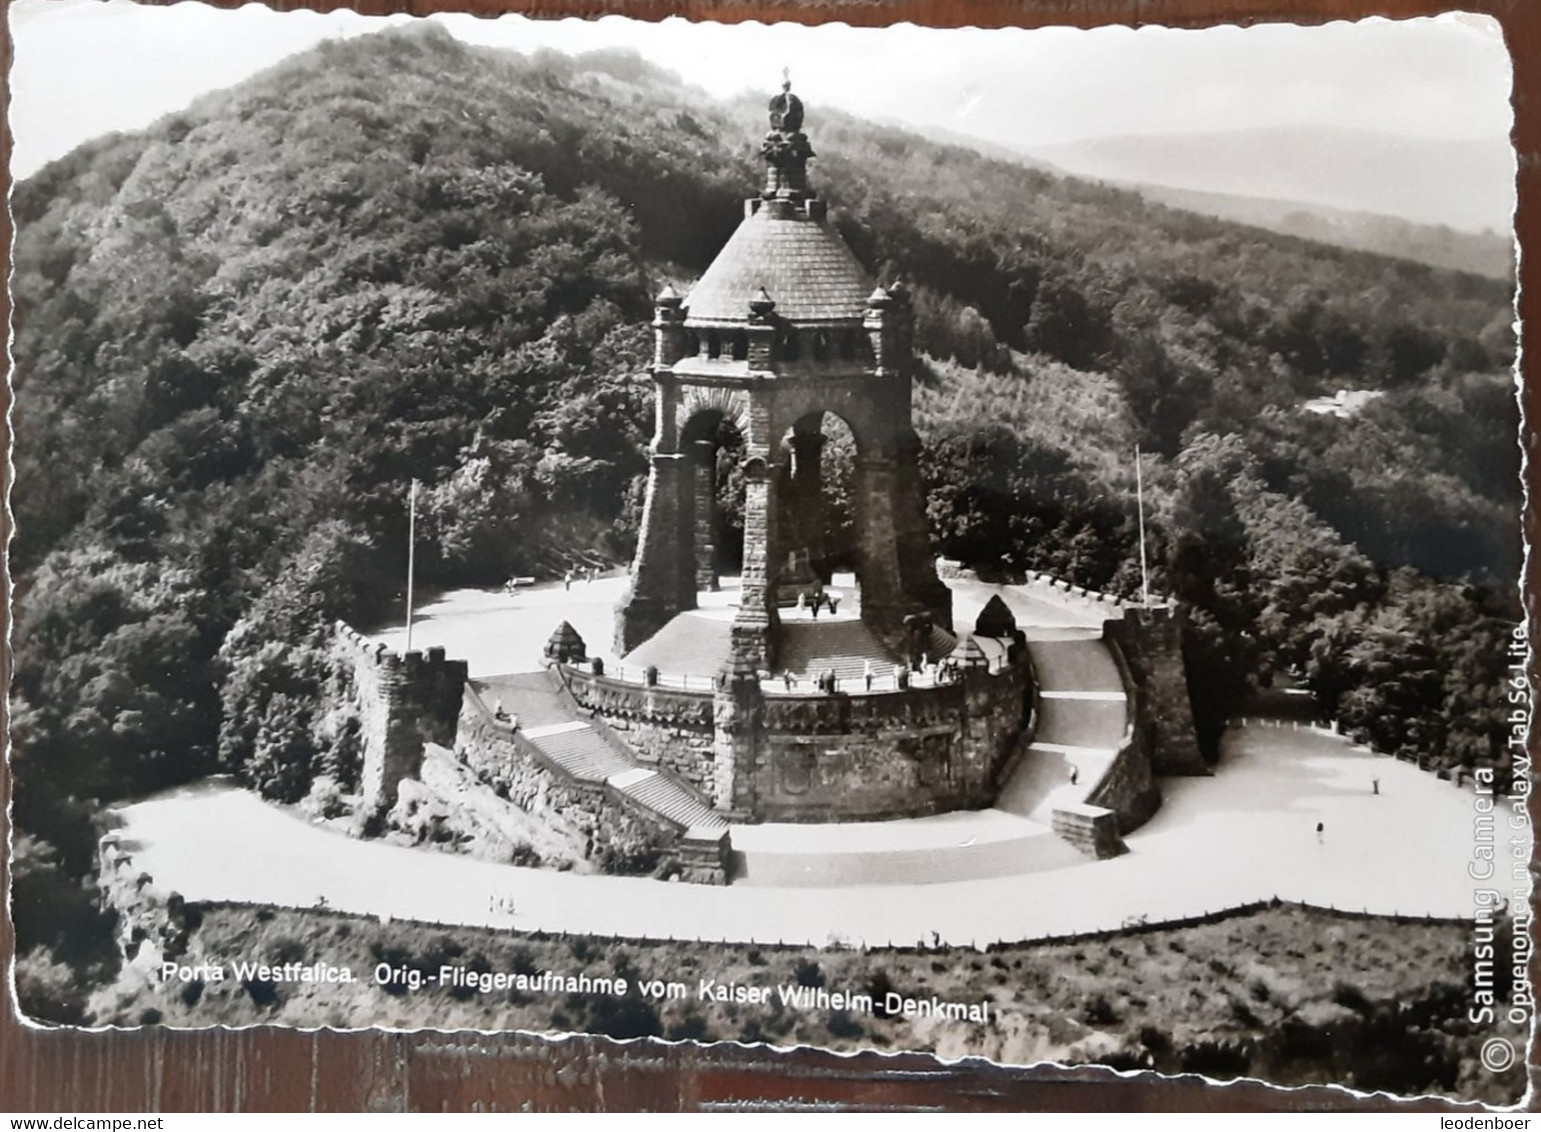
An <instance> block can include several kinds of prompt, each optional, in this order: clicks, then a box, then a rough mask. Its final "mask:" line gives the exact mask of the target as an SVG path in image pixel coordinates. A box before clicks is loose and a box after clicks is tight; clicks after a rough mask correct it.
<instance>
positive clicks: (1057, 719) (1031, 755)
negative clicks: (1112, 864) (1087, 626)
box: [996, 637, 1129, 857]
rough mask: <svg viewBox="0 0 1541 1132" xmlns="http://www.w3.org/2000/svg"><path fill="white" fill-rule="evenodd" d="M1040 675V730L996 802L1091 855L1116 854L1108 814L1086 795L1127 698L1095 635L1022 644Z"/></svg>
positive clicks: (1119, 738) (1123, 716)
mask: <svg viewBox="0 0 1541 1132" xmlns="http://www.w3.org/2000/svg"><path fill="white" fill-rule="evenodd" d="M1027 647H1028V651H1029V652H1030V653H1031V654H1032V658H1033V667H1034V670H1035V672H1036V674H1037V677H1038V685H1039V688H1038V709H1039V712H1038V727H1037V730H1036V732H1035V733H1034V736H1033V742H1032V743H1031V744H1030V745H1029V746H1028V748H1027V752H1026V754H1025V756H1024V757H1023V758H1022V759H1021V761H1020V762H1019V763H1018V765H1017V768H1016V770H1015V771H1014V772H1013V774H1012V776H1011V778H1010V779H1008V780H1007V782H1006V783H1005V784H1004V786H1003V787H1002V788H1001V793H1000V797H999V798H998V799H997V800H996V806H997V807H998V808H999V809H1002V810H1005V811H1006V812H1007V813H1012V814H1018V815H1020V816H1022V817H1026V818H1030V819H1032V820H1033V821H1037V822H1041V823H1043V824H1044V825H1047V826H1050V827H1051V828H1052V829H1053V830H1054V831H1055V833H1057V834H1058V835H1059V836H1060V837H1061V838H1063V839H1064V841H1065V842H1067V843H1069V844H1072V845H1075V846H1076V847H1078V848H1079V849H1081V850H1083V851H1085V852H1087V853H1090V854H1092V855H1093V856H1097V857H1106V856H1112V855H1114V854H1116V853H1117V852H1119V851H1120V843H1119V841H1118V837H1117V823H1116V819H1114V818H1113V815H1112V812H1111V811H1109V810H1105V809H1103V808H1102V807H1100V806H1092V805H1088V804H1087V802H1086V799H1087V796H1088V795H1089V794H1090V793H1091V792H1092V791H1093V790H1094V789H1095V788H1096V786H1097V784H1098V783H1099V782H1100V781H1101V780H1102V777H1103V775H1104V774H1105V773H1106V772H1107V769H1108V767H1109V766H1110V765H1111V764H1112V762H1113V759H1114V757H1115V755H1117V753H1118V748H1119V746H1120V745H1121V744H1122V743H1123V740H1124V736H1125V733H1126V732H1127V729H1128V726H1129V703H1128V696H1127V694H1126V693H1125V691H1124V685H1123V679H1122V677H1121V676H1120V675H1119V670H1118V665H1117V663H1116V662H1115V661H1114V659H1113V654H1112V652H1111V651H1109V649H1108V646H1107V644H1106V642H1104V641H1103V640H1101V639H1100V638H1091V637H1087V638H1084V639H1040V640H1033V639H1030V640H1029V641H1028V645H1027Z"/></svg>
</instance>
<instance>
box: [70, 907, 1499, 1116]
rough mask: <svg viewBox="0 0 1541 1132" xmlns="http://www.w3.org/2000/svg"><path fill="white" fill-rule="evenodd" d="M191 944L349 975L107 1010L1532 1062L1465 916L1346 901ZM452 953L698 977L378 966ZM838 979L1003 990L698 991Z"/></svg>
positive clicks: (245, 1019)
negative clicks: (1506, 1039) (683, 931)
mask: <svg viewBox="0 0 1541 1132" xmlns="http://www.w3.org/2000/svg"><path fill="white" fill-rule="evenodd" d="M197 913H198V915H199V917H200V919H199V921H198V926H197V927H196V929H195V930H194V931H193V933H192V936H191V940H190V944H189V948H188V952H187V954H186V955H185V956H183V957H182V959H181V960H180V961H181V962H184V963H194V962H223V963H229V962H231V961H237V960H265V961H269V962H283V961H290V962H312V961H316V960H321V961H325V962H328V963H332V964H336V965H346V966H349V967H351V968H352V969H353V970H354V972H355V974H356V975H357V976H359V977H361V978H362V979H364V980H366V981H364V982H362V983H359V984H354V985H302V984H288V985H285V986H280V987H278V988H276V993H274V992H273V988H270V987H261V986H259V987H257V988H256V993H255V994H254V993H253V991H252V989H250V988H247V987H244V986H243V985H242V984H241V983H239V982H237V981H234V980H227V981H225V982H222V983H209V984H207V985H206V986H203V987H201V988H199V989H198V993H196V994H195V993H194V991H193V990H192V989H190V985H189V984H175V983H173V984H169V985H166V986H161V985H159V984H154V983H149V982H146V981H145V980H144V978H143V976H142V975H139V974H137V973H136V972H134V971H133V970H132V969H126V971H125V974H124V975H123V976H122V977H121V978H120V980H119V981H118V983H117V984H116V985H115V986H112V987H109V988H107V989H105V990H103V991H101V992H99V994H98V995H97V996H96V998H95V1000H94V1002H93V1006H94V1007H95V1009H96V1012H97V1021H98V1022H111V1023H114V1024H119V1025H132V1024H134V1023H136V1022H140V1021H151V1022H154V1021H164V1022H166V1023H169V1024H173V1025H182V1026H207V1025H215V1024H223V1025H251V1024H259V1023H280V1024H286V1025H298V1026H306V1027H314V1026H332V1027H338V1028H350V1027H361V1026H368V1025H383V1026H391V1027H398V1028H407V1029H416V1028H421V1027H435V1028H439V1029H445V1030H455V1029H484V1030H504V1029H522V1030H531V1031H549V1030H578V1031H594V1032H598V1033H608V1034H610V1035H611V1036H614V1037H623V1038H624V1037H637V1036H644V1035H652V1036H662V1037H667V1038H672V1039H685V1038H694V1039H698V1040H703V1041H712V1040H723V1039H736V1040H742V1041H766V1042H770V1043H773V1044H775V1045H783V1046H786V1045H797V1044H812V1045H818V1046H825V1047H829V1048H834V1049H862V1048H877V1049H887V1050H902V1049H923V1050H930V1051H933V1052H935V1053H937V1054H939V1055H940V1056H944V1057H964V1056H984V1057H988V1058H991V1059H994V1060H998V1061H1002V1062H1005V1063H1008V1064H1031V1063H1035V1062H1041V1061H1051V1060H1052V1061H1059V1062H1065V1063H1101V1064H1111V1065H1113V1066H1114V1067H1116V1068H1122V1069H1135V1068H1152V1069H1156V1070H1158V1071H1161V1072H1167V1073H1174V1072H1200V1073H1204V1074H1206V1075H1208V1076H1212V1077H1215V1078H1218V1079H1225V1078H1232V1077H1238V1076H1254V1077H1259V1078H1262V1079H1264V1080H1267V1081H1271V1082H1276V1083H1279V1084H1290V1085H1297V1084H1309V1083H1329V1082H1336V1083H1339V1084H1348V1085H1352V1086H1354V1087H1357V1088H1360V1089H1364V1090H1374V1089H1385V1090H1388V1091H1392V1092H1399V1093H1423V1092H1433V1093H1445V1094H1455V1095H1460V1096H1463V1097H1468V1098H1472V1099H1481V1100H1487V1101H1490V1102H1495V1103H1511V1102H1512V1101H1513V1100H1514V1099H1515V1098H1517V1096H1518V1095H1519V1092H1520V1091H1521V1089H1522V1086H1523V1081H1522V1077H1521V1076H1520V1074H1519V1073H1518V1072H1516V1071H1511V1072H1510V1074H1509V1075H1508V1076H1504V1077H1498V1078H1494V1077H1492V1076H1490V1075H1488V1074H1486V1073H1485V1072H1483V1071H1482V1070H1481V1069H1480V1067H1479V1066H1478V1065H1477V1062H1476V1052H1477V1048H1478V1046H1479V1045H1480V1042H1481V1040H1482V1039H1483V1038H1484V1037H1486V1036H1487V1032H1478V1031H1475V1030H1473V1028H1472V1027H1470V1026H1468V1025H1466V1024H1465V1022H1464V1021H1463V1020H1462V1017H1461V1016H1462V1015H1463V1014H1464V1012H1465V1010H1466V1008H1467V998H1468V993H1467V990H1466V988H1465V986H1464V985H1463V971H1464V970H1466V969H1467V967H1468V961H1467V958H1466V952H1467V948H1468V945H1469V937H1470V928H1469V927H1468V926H1464V925H1460V924H1418V923H1398V922H1392V921H1388V920H1381V919H1376V918H1342V917H1338V916H1332V915H1328V914H1326V913H1322V912H1316V911H1312V910H1307V909H1301V908H1294V907H1288V906H1284V907H1277V908H1269V909H1263V910H1260V911H1255V912H1251V913H1246V914H1238V915H1236V916H1233V917H1230V918H1227V919H1224V920H1220V921H1218V922H1215V923H1210V924H1201V925H1197V926H1188V927H1180V928H1163V929H1154V930H1149V931H1140V932H1135V933H1125V934H1123V935H1121V936H1115V937H1113V938H1087V939H1080V940H1071V941H1063V942H1043V943H1028V944H1019V945H1013V946H1008V947H1001V948H997V949H994V950H993V951H991V952H988V953H978V952H972V951H961V952H960V951H955V950H954V951H947V950H937V951H930V950H924V949H921V950H915V949H898V950H892V951H884V950H874V951H865V952H863V951H856V950H838V949H837V950H819V949H813V948H803V947H784V948H783V947H775V946H761V947H753V946H748V945H719V944H700V943H683V942H682V943H672V942H671V943H661V942H636V941H604V940H588V939H580V938H572V939H568V938H556V937H546V936H541V935H535V936H530V935H524V934H521V933H514V932H495V931H488V930H482V929H472V928H453V929H448V928H442V927H432V926H428V925H421V924H406V923H397V924H391V925H388V926H382V925H380V924H378V923H376V922H375V921H373V920H369V919H361V918H352V917H344V916H341V915H336V914H331V913H325V912H320V911H314V912H297V911H272V910H267V909H254V908H251V907H245V906H227V905H211V906H205V907H203V908H201V909H198V910H197ZM382 958H383V959H385V960H387V961H389V962H391V963H395V964H402V963H406V964H408V965H414V966H418V967H421V968H422V969H424V970H427V971H436V970H437V968H438V966H439V965H440V964H441V963H450V964H458V965H465V966H469V967H472V968H473V969H482V970H489V971H521V970H522V971H527V972H537V971H540V970H545V969H549V970H552V971H554V972H558V973H564V974H577V973H579V972H587V973H588V974H590V975H594V976H597V975H609V974H612V973H621V974H625V975H626V976H627V977H628V978H630V979H631V980H632V982H633V984H634V985H635V983H636V982H638V981H640V980H642V979H646V978H662V979H674V980H678V981H681V982H684V983H686V984H688V986H689V988H690V994H689V997H688V998H687V999H685V1000H684V1001H668V1002H660V1003H656V1004H654V1003H652V1002H645V1001H643V1000H642V999H641V998H640V997H639V996H637V995H636V994H634V993H633V994H631V995H629V996H627V997H625V998H619V999H617V998H605V997H599V996H582V995H562V994H557V995H541V994H518V993H515V992H504V991H492V992H489V993H487V994H477V993H474V992H467V991H459V992H457V991H455V990H452V989H445V988H439V987H437V986H432V985H430V986H427V987H424V988H423V989H419V990H416V991H401V992H400V993H396V994H390V993H387V992H386V990H384V989H382V988H380V987H377V986H375V985H373V984H372V983H371V982H369V981H367V980H368V979H369V974H368V972H370V971H371V970H372V969H373V967H374V965H375V964H376V963H377V962H379V961H380V960H381V959H382ZM799 973H801V975H802V978H803V980H804V981H810V980H817V979H822V980H823V982H824V985H826V986H827V988H828V989H830V990H831V991H834V990H850V991H858V992H861V991H865V992H868V993H878V992H880V991H881V990H883V989H886V988H888V987H891V988H892V989H894V990H897V991H899V992H900V993H902V994H904V995H909V996H915V997H920V998H925V997H929V996H931V995H936V996H938V997H940V998H942V999H944V1000H953V1001H968V1002H975V1001H978V1000H980V999H981V998H984V999H988V1000H989V1002H990V1004H991V1012H992V1016H993V1017H992V1020H991V1022H990V1023H989V1024H987V1025H979V1024H970V1023H963V1022H940V1021H938V1020H935V1019H914V1020H904V1019H887V1018H881V1017H877V1016H871V1015H856V1016H853V1015H839V1014H830V1013H821V1012H817V1011H801V1010H797V1009H794V1008H783V1007H781V1006H779V1004H776V1003H775V1002H774V999H773V1002H772V1005H770V1006H768V1007H766V1006H733V1005H720V1004H716V1003H710V1002H701V1001H698V1000H697V997H696V986H697V980H698V979H700V978H703V977H712V978H716V979H718V980H719V981H721V982H726V983H735V982H736V983H744V984H749V985H756V986H772V987H773V986H777V985H780V984H782V983H792V982H795V981H797V980H798V978H799Z"/></svg>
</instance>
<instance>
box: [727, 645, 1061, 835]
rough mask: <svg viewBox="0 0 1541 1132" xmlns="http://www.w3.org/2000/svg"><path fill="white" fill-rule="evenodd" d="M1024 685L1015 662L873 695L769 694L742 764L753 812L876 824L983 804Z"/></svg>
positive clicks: (1016, 718)
mask: <svg viewBox="0 0 1541 1132" xmlns="http://www.w3.org/2000/svg"><path fill="white" fill-rule="evenodd" d="M1030 683H1031V681H1030V677H1029V674H1028V670H1027V668H1026V667H1025V666H1023V665H1018V666H1013V667H1010V668H1008V669H1006V670H1005V671H1004V672H1002V673H999V674H996V675H987V674H984V673H969V674H966V675H965V676H964V677H963V678H962V679H961V680H960V681H959V682H957V683H955V684H944V685H941V686H939V687H935V688H914V689H910V690H908V691H905V692H892V693H884V694H881V695H875V696H844V695H834V696H771V697H766V698H765V701H764V730H763V732H762V734H761V735H760V737H759V738H760V742H759V743H758V745H757V749H756V750H755V752H754V757H753V759H752V760H751V762H750V766H749V768H748V770H747V774H748V777H749V790H748V793H749V796H750V798H751V799H752V801H751V803H750V804H751V807H752V813H753V816H754V817H755V818H757V819H759V820H761V821H809V822H813V821H876V820H883V819H887V818H896V817H914V816H919V815H923V814H933V813H944V812H946V811H948V810H956V809H977V808H981V807H984V806H988V805H990V804H991V803H992V802H993V801H994V800H995V796H996V794H997V792H998V788H999V776H1000V772H1001V771H1002V769H1003V768H1004V767H1005V765H1006V764H1007V762H1008V761H1009V760H1010V758H1011V755H1012V753H1013V750H1014V748H1015V745H1016V742H1017V740H1018V738H1019V736H1020V735H1021V733H1022V730H1023V727H1024V725H1025V723H1026V717H1027V707H1026V701H1027V695H1026V693H1027V692H1028V690H1029V688H1030ZM740 761H743V760H742V759H741V758H740Z"/></svg>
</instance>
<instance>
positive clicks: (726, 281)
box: [685, 206, 873, 322]
mask: <svg viewBox="0 0 1541 1132" xmlns="http://www.w3.org/2000/svg"><path fill="white" fill-rule="evenodd" d="M780 211H781V210H778V209H775V208H769V207H764V206H762V207H760V208H759V209H758V210H757V211H755V213H754V214H753V215H751V216H748V217H745V219H744V221H743V223H742V224H740V225H739V226H738V230H737V231H736V232H734V233H733V236H732V237H731V238H730V239H729V240H728V242H727V243H726V244H724V245H723V249H722V251H720V252H718V253H717V258H716V259H715V260H713V261H712V265H711V266H710V267H708V268H707V269H706V274H705V275H703V276H701V281H700V282H699V283H697V284H696V285H695V287H694V289H692V290H691V292H690V294H689V296H688V297H687V298H686V300H685V307H686V311H687V317H688V318H689V320H690V321H692V322H694V321H697V320H701V321H707V322H744V321H746V320H747V319H748V317H749V304H750V302H751V300H753V299H754V298H755V297H756V296H758V295H759V293H760V291H761V289H762V288H763V289H764V290H765V291H767V292H769V293H770V296H771V298H772V299H774V300H775V302H776V313H777V314H778V315H780V316H781V317H782V318H785V319H789V320H790V321H792V322H803V321H813V322H817V321H824V320H833V319H860V318H861V317H862V316H863V315H864V314H865V313H866V310H867V296H868V295H870V294H871V293H872V287H873V282H872V278H871V276H869V275H868V274H867V273H866V271H865V270H864V269H863V268H862V265H861V264H860V262H858V261H857V259H856V256H855V255H853V254H852V252H851V249H850V248H848V247H846V246H845V241H844V240H842V239H841V238H840V237H839V236H838V235H836V234H835V232H834V230H833V229H832V228H830V227H829V226H828V224H827V222H826V221H824V220H823V219H822V218H818V219H815V218H813V217H810V216H808V215H807V214H806V212H803V211H802V210H798V211H795V212H792V213H791V215H784V214H783V215H776V213H778V212H780Z"/></svg>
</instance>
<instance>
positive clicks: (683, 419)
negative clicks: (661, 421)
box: [674, 385, 749, 440]
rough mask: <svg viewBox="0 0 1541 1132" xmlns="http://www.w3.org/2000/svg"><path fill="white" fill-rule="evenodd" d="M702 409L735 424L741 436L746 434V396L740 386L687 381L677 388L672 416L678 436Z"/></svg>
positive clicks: (688, 426)
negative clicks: (678, 389) (694, 383)
mask: <svg viewBox="0 0 1541 1132" xmlns="http://www.w3.org/2000/svg"><path fill="white" fill-rule="evenodd" d="M703 413H716V414H718V416H719V418H720V419H722V420H725V421H727V422H728V423H729V424H731V425H733V426H734V427H735V428H737V429H738V431H739V432H740V433H742V434H743V436H744V439H746V440H747V439H748V438H749V398H748V396H747V394H745V393H744V392H743V391H742V390H739V389H729V388H725V387H724V386H721V385H687V386H685V387H684V388H683V389H681V390H680V397H679V401H678V402H677V407H676V409H675V417H674V423H675V425H676V427H677V428H678V432H679V436H680V437H681V438H683V437H684V436H685V435H686V433H687V432H688V431H690V430H691V429H692V427H693V421H694V418H696V417H698V416H700V415H701V414H703ZM694 427H695V428H696V429H698V430H699V428H700V426H699V425H695V426H694ZM714 427H715V426H714ZM697 439H698V438H697Z"/></svg>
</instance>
